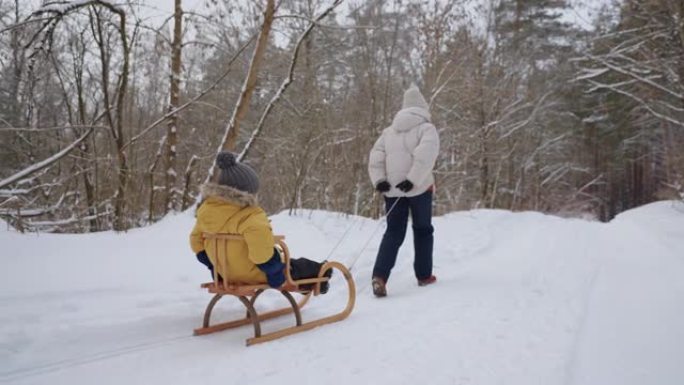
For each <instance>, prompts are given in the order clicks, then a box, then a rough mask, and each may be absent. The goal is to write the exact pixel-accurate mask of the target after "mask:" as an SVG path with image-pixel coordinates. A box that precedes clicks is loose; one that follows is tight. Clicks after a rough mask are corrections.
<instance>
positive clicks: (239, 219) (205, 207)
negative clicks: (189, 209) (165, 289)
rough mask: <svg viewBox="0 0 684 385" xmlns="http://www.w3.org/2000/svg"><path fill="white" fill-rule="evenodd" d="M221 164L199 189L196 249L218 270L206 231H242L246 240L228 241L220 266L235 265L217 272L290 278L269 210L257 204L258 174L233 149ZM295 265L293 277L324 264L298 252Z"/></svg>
mask: <svg viewBox="0 0 684 385" xmlns="http://www.w3.org/2000/svg"><path fill="white" fill-rule="evenodd" d="M216 166H217V167H218V172H217V173H216V177H215V178H214V182H210V183H206V184H204V185H203V186H202V187H201V189H200V190H201V194H202V197H203V202H202V203H201V204H200V206H199V208H198V210H197V221H196V223H195V227H194V229H193V230H192V233H191V234H190V246H191V248H192V251H193V252H194V253H195V254H196V256H197V259H198V260H199V261H200V262H201V263H202V264H204V265H205V266H207V267H208V268H209V270H210V271H211V272H212V276H213V274H214V266H217V263H216V259H215V258H216V256H214V255H209V254H207V252H206V250H207V247H206V246H205V243H204V242H205V241H204V238H203V237H202V233H230V234H238V235H242V236H243V237H244V239H245V241H244V242H228V246H227V247H228V250H227V252H226V255H227V256H228V257H227V258H228V261H227V262H228V263H223V264H221V266H227V265H229V266H230V269H224V270H223V271H218V272H217V273H218V275H219V276H220V277H221V278H222V279H224V280H227V281H228V282H234V283H246V284H257V283H268V285H269V286H271V287H274V288H279V287H281V286H282V285H283V284H284V283H285V273H284V268H285V264H284V263H283V262H282V259H281V256H280V253H279V251H278V250H277V249H276V248H275V240H274V237H273V231H272V229H271V224H270V221H269V219H268V216H267V215H266V213H265V212H264V210H263V209H262V208H261V207H259V206H258V204H257V199H256V193H257V191H258V190H259V177H258V176H257V174H256V172H254V170H253V169H252V168H251V167H249V166H248V165H247V164H244V163H238V162H237V161H236V159H235V155H234V154H232V153H230V152H221V153H220V154H219V155H218V156H217V158H216ZM290 266H291V271H290V274H291V276H292V278H293V279H302V278H312V277H316V276H318V273H319V270H320V268H321V266H322V264H321V263H318V262H315V261H311V260H307V259H305V258H299V259H291V260H290ZM327 273H332V270H329V271H328V272H327ZM327 276H328V277H329V274H327ZM327 286H328V285H327V284H322V285H321V292H325V291H327V289H328V288H327Z"/></svg>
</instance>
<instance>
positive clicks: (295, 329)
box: [194, 233, 356, 346]
mask: <svg viewBox="0 0 684 385" xmlns="http://www.w3.org/2000/svg"><path fill="white" fill-rule="evenodd" d="M202 236H203V237H204V239H205V240H208V241H210V242H209V243H208V247H207V248H208V249H209V250H207V252H211V253H216V254H214V255H216V256H217V258H216V259H217V261H219V263H220V261H223V260H225V252H226V250H227V248H226V243H227V242H229V241H233V242H234V241H242V242H244V238H242V236H239V235H233V234H209V233H204V234H202ZM275 238H276V244H277V245H279V246H280V247H281V249H282V250H283V254H284V256H285V264H286V266H287V268H286V269H285V277H286V284H285V285H284V286H283V287H284V288H286V289H283V290H280V293H281V294H282V295H283V296H284V297H285V298H286V299H287V301H288V302H289V304H290V306H289V307H284V308H282V309H277V310H272V311H269V312H266V313H263V314H257V311H256V309H255V306H254V304H255V303H256V300H257V299H258V298H259V295H260V294H261V293H263V292H264V291H265V290H267V289H271V287H269V286H268V285H267V284H259V285H245V284H234V283H229V282H223V281H219V280H218V274H215V275H214V281H213V282H208V283H204V284H202V288H205V289H207V291H208V292H209V293H212V294H214V297H213V298H212V299H211V301H209V304H208V305H207V308H206V310H205V311H204V321H203V324H202V327H201V328H197V329H195V331H194V334H195V335H204V334H209V333H214V332H218V331H221V330H226V329H232V328H235V327H239V326H243V325H247V324H250V323H251V324H252V325H253V326H254V337H252V338H248V339H247V340H246V342H247V346H250V345H254V344H258V343H261V342H267V341H272V340H274V339H277V338H281V337H285V336H289V335H291V334H295V333H299V332H303V331H306V330H311V329H313V328H315V327H317V326H321V325H325V324H329V323H332V322H337V321H341V320H343V319H345V318H347V317H348V316H349V314H351V312H352V310H353V308H354V303H355V301H356V287H355V285H354V279H353V278H352V275H351V273H350V272H349V269H347V268H346V267H345V266H344V265H343V264H341V263H339V262H334V261H333V262H326V263H325V264H323V266H322V267H321V270H320V272H319V274H318V277H317V278H309V279H300V280H296V281H295V280H293V279H292V277H291V276H290V252H289V250H288V248H287V245H286V244H285V241H284V238H285V237H283V236H276V237H275ZM330 269H334V270H338V271H339V272H340V273H341V274H342V275H343V276H344V278H345V280H346V281H347V289H348V290H349V297H348V299H347V305H346V307H345V308H344V310H342V311H341V312H339V313H337V314H333V315H330V316H327V317H323V318H320V319H316V320H313V321H309V322H302V314H301V310H302V308H303V307H304V306H305V305H306V304H307V302H308V301H309V299H310V298H311V297H312V296H318V295H319V294H320V290H321V283H323V282H326V281H328V278H327V277H324V273H325V272H327V271H328V270H330ZM218 270H219V268H216V269H214V271H218ZM303 285H308V286H309V288H307V289H305V288H303ZM311 286H313V287H311ZM273 290H276V289H273ZM292 293H299V294H302V295H303V297H302V299H301V300H300V301H299V302H297V301H296V300H295V299H294V297H293V296H292ZM226 295H231V296H234V297H237V299H238V300H240V302H241V303H242V304H243V305H244V306H245V308H246V309H247V314H246V316H245V318H240V319H237V320H233V321H229V322H222V323H218V324H214V325H210V321H211V312H212V310H213V309H214V306H216V303H217V302H218V301H219V300H220V299H221V298H223V297H224V296H226ZM287 314H294V317H295V322H296V324H295V326H292V327H288V328H285V329H281V330H277V331H274V332H270V333H265V334H264V333H262V332H261V321H265V320H269V319H272V318H276V317H280V316H283V315H287Z"/></svg>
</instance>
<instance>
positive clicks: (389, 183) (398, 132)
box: [368, 85, 439, 297]
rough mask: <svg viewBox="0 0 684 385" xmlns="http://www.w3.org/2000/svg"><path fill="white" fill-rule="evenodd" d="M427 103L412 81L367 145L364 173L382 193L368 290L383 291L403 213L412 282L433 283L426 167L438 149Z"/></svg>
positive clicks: (429, 176) (394, 256) (396, 248)
mask: <svg viewBox="0 0 684 385" xmlns="http://www.w3.org/2000/svg"><path fill="white" fill-rule="evenodd" d="M428 109H429V106H428V104H427V102H426V101H425V98H423V95H421V93H420V91H419V90H418V88H417V87H416V86H415V85H412V86H411V87H410V88H409V89H408V90H406V92H405V93H404V102H403V106H402V109H401V110H400V111H399V112H398V113H397V114H396V116H395V117H394V120H393V121H392V125H391V126H389V127H387V128H386V129H385V130H384V131H383V132H382V135H381V136H380V137H379V138H378V140H377V141H376V142H375V145H373V148H372V149H371V152H370V157H369V162H368V173H369V175H370V178H371V181H372V182H373V185H374V186H375V189H376V190H377V191H379V192H381V193H382V194H384V196H385V211H386V212H387V213H388V214H387V230H386V231H385V235H384V236H383V238H382V242H381V244H380V249H379V250H378V256H377V258H376V260H375V267H374V268H373V281H372V283H373V293H374V294H375V295H376V296H377V297H384V296H386V295H387V289H386V284H387V280H388V279H389V276H390V272H391V270H392V268H393V267H394V264H395V262H396V260H397V253H398V251H399V247H400V246H401V244H402V243H403V242H404V237H405V235H406V227H407V223H408V217H409V213H410V214H411V221H412V224H413V226H412V227H413V241H414V252H415V256H414V262H413V268H414V272H415V275H416V278H417V280H418V285H420V286H425V285H429V284H431V283H434V282H435V281H436V280H437V278H436V277H435V276H434V275H433V274H432V248H433V243H434V241H433V235H432V234H433V232H434V229H433V227H432V193H433V190H434V177H433V175H432V169H433V168H434V165H435V160H436V159H437V154H438V153H439V136H438V135H437V129H436V128H435V126H434V125H433V124H432V123H431V122H430V112H429V111H428Z"/></svg>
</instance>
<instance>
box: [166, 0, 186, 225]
mask: <svg viewBox="0 0 684 385" xmlns="http://www.w3.org/2000/svg"><path fill="white" fill-rule="evenodd" d="M173 21H174V22H173V42H172V44H171V89H170V92H169V108H168V110H169V112H171V111H173V110H175V109H177V108H178V107H179V106H180V82H181V79H180V78H181V63H182V61H181V58H182V47H183V45H182V38H183V36H182V32H183V25H182V21H183V9H182V8H181V0H175V11H174V14H173ZM177 135H178V115H177V114H173V115H171V117H169V124H168V128H167V133H166V151H165V155H164V214H166V213H167V212H169V210H173V209H175V208H176V206H177V205H176V200H175V198H174V189H175V186H176V179H177V172H176V145H177V144H178V136H177Z"/></svg>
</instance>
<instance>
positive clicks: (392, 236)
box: [373, 190, 434, 282]
mask: <svg viewBox="0 0 684 385" xmlns="http://www.w3.org/2000/svg"><path fill="white" fill-rule="evenodd" d="M397 200H398V201H397ZM395 202H396V205H395ZM393 205H394V208H393V209H392V211H390V212H389V214H388V215H387V230H386V231H385V235H384V236H383V237H382V242H381V243H380V250H378V257H377V259H376V260H375V267H374V268H373V277H380V278H382V279H384V280H385V282H387V280H388V279H389V276H390V272H391V271H392V268H393V267H394V264H395V263H396V261H397V253H398V252H399V247H400V246H401V244H402V243H403V242H404V237H405V236H406V227H407V224H408V217H409V212H410V213H411V221H412V222H413V249H414V252H415V256H414V260H413V270H414V272H415V274H416V278H418V279H425V278H429V277H430V276H431V275H432V247H433V244H434V237H433V235H432V234H433V232H434V228H433V227H432V191H430V190H428V191H426V192H424V193H423V194H420V195H418V196H415V197H401V198H387V197H385V212H388V211H389V210H390V209H391V208H392V206H393Z"/></svg>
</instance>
